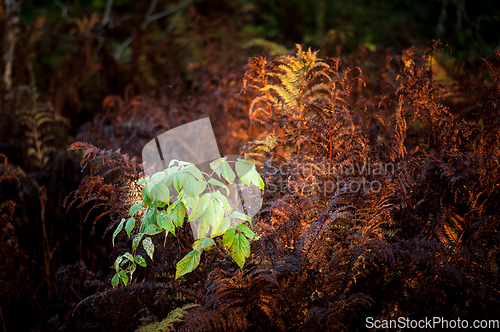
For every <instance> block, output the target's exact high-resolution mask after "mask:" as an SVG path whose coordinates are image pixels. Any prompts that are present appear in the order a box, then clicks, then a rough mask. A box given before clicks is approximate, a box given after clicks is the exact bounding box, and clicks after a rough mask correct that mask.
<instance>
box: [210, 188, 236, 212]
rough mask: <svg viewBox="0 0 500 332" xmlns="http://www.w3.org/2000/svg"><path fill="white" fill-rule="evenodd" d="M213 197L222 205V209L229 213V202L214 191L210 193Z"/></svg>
mask: <svg viewBox="0 0 500 332" xmlns="http://www.w3.org/2000/svg"><path fill="white" fill-rule="evenodd" d="M212 195H213V197H215V198H217V200H218V201H219V202H220V203H221V204H222V205H224V208H225V209H226V210H227V211H228V212H231V209H232V208H231V205H230V204H229V201H228V200H227V197H226V196H224V195H222V194H221V193H220V192H218V191H216V192H214V193H212Z"/></svg>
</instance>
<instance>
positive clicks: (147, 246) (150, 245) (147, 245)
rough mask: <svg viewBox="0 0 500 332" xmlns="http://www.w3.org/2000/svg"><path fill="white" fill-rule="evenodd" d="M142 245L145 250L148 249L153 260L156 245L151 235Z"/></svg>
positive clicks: (147, 251)
mask: <svg viewBox="0 0 500 332" xmlns="http://www.w3.org/2000/svg"><path fill="white" fill-rule="evenodd" d="M142 246H143V247H144V250H146V253H147V254H148V256H149V258H151V260H153V253H154V252H155V245H154V244H153V241H151V238H150V237H147V238H145V239H144V241H142Z"/></svg>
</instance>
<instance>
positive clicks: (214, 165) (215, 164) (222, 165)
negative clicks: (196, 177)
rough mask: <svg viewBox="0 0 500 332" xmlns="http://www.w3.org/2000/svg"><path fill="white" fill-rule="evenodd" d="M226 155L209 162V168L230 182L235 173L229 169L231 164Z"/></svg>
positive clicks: (232, 180)
mask: <svg viewBox="0 0 500 332" xmlns="http://www.w3.org/2000/svg"><path fill="white" fill-rule="evenodd" d="M226 159H227V157H224V158H219V159H217V160H214V161H212V162H211V163H210V168H211V169H212V170H213V171H214V172H215V174H217V175H218V176H219V177H221V175H222V177H224V179H226V181H227V182H228V183H229V184H231V183H233V182H234V179H235V177H236V175H235V174H234V171H233V170H232V169H231V166H230V165H229V163H228V162H227V160H226Z"/></svg>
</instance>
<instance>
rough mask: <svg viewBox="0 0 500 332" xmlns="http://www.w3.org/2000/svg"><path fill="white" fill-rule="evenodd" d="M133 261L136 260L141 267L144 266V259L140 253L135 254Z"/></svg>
mask: <svg viewBox="0 0 500 332" xmlns="http://www.w3.org/2000/svg"><path fill="white" fill-rule="evenodd" d="M134 262H136V263H137V264H139V265H140V266H142V267H146V260H145V259H144V257H142V256H141V255H135V257H134Z"/></svg>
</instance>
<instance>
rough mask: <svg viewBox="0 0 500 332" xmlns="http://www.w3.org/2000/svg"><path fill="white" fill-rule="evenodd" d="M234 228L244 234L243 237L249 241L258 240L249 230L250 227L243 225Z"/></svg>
mask: <svg viewBox="0 0 500 332" xmlns="http://www.w3.org/2000/svg"><path fill="white" fill-rule="evenodd" d="M236 228H237V229H238V230H239V231H241V232H243V234H245V236H246V237H247V238H249V239H251V240H258V239H259V238H260V237H259V236H257V235H256V234H255V233H254V232H253V231H252V230H251V229H250V227H248V226H247V225H245V224H239V225H238V226H236Z"/></svg>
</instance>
